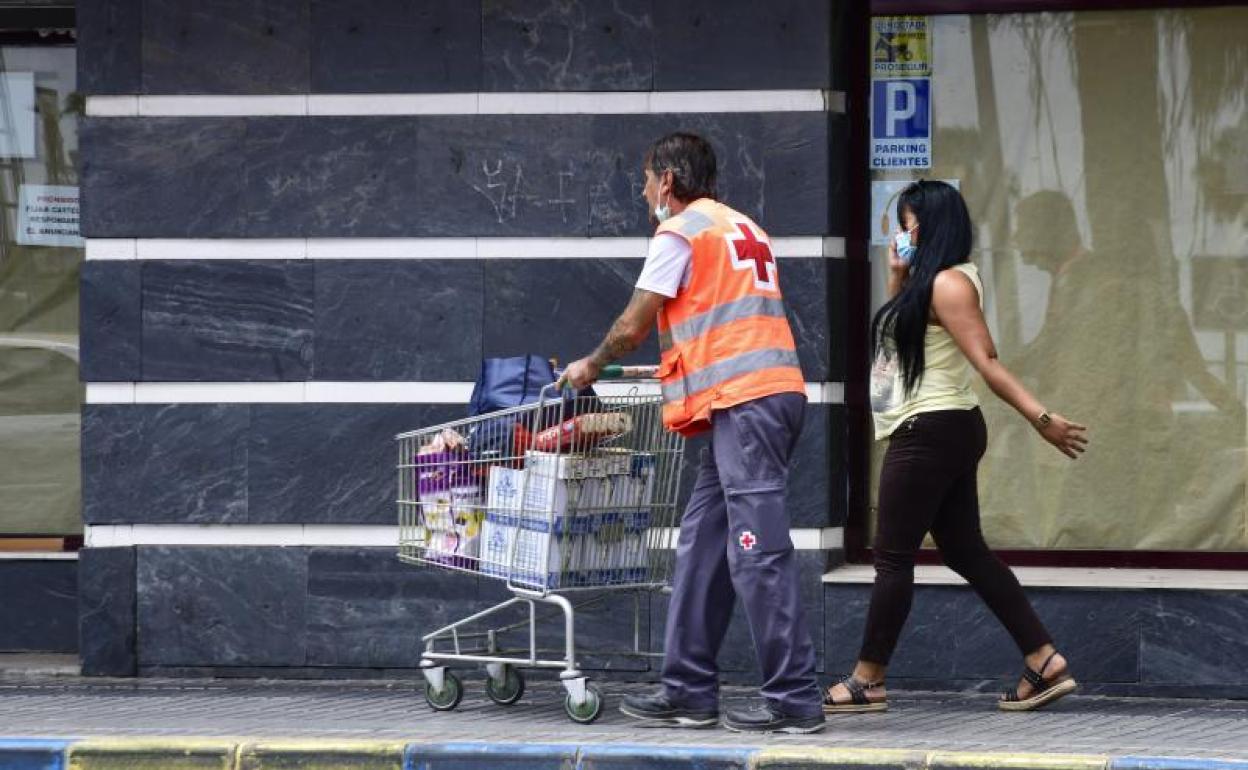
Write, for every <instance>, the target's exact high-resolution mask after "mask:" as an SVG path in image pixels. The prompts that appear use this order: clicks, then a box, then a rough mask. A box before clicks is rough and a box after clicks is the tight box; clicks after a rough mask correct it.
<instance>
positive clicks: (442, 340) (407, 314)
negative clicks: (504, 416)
mask: <svg viewBox="0 0 1248 770" xmlns="http://www.w3.org/2000/svg"><path fill="white" fill-rule="evenodd" d="M484 264H485V263H483V262H481V261H478V260H437V259H431V260H423V259H422V260H341V261H334V260H327V261H317V263H316V323H315V339H316V361H315V364H314V366H313V378H314V379H317V380H429V381H453V380H468V381H471V380H473V379H475V378H476V376H477V372H478V370H479V369H480V365H481V349H482V336H483V323H484V315H485V307H484V296H483V294H484V287H483V279H484V268H483V265H484ZM534 296H541V294H540V293H539V294H536V295H532V296H530V297H529V299H530V300H532V298H533V297H534ZM490 315H491V317H492V318H495V319H496V321H495V322H496V323H499V324H507V325H509V324H512V323H514V319H513V318H508V317H506V316H502V315H501V314H500V313H499V312H498V310H497V309H493V308H492V309H491V311H490ZM512 339H513V340H514V338H512ZM510 350H511V351H512V352H511V353H509V355H514V354H515V353H517V352H520V351H522V350H527V348H524V347H523V345H521V346H519V347H515V346H513V347H511V348H510Z"/></svg>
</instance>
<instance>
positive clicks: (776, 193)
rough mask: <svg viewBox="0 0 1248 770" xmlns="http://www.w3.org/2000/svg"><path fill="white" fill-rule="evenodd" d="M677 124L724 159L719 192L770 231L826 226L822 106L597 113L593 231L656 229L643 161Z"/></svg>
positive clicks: (809, 231)
mask: <svg viewBox="0 0 1248 770" xmlns="http://www.w3.org/2000/svg"><path fill="white" fill-rule="evenodd" d="M673 131H692V132H694V133H697V134H700V135H702V136H704V137H706V139H707V140H708V141H710V143H711V145H712V146H713V147H714V149H715V156H716V160H717V161H718V165H719V169H718V170H719V174H718V183H717V194H718V197H719V199H720V200H722V201H723V202H724V203H726V204H728V205H729V206H732V207H733V208H735V209H737V210H739V211H741V212H742V213H743V214H745V215H747V216H749V217H751V218H752V219H754V220H755V221H757V222H758V223H759V224H761V225H762V226H763V228H764V229H765V230H766V231H767V232H768V233H770V234H771V235H821V234H825V233H826V232H827V222H828V205H829V201H828V196H827V192H826V188H827V177H826V174H827V153H828V149H827V141H828V140H827V136H828V116H827V115H826V114H825V113H821V112H792V113H784V114H781V115H767V114H762V113H700V114H698V113H691V114H667V115H597V116H594V118H593V122H592V125H591V128H590V141H589V156H588V157H589V160H588V163H589V169H590V173H589V177H590V179H591V180H593V181H592V183H591V184H590V188H589V207H590V222H589V234H590V235H595V236H597V235H641V234H645V235H649V234H650V233H652V232H653V226H652V225H649V224H648V216H649V212H648V211H647V210H646V204H645V201H644V200H643V198H642V197H641V191H642V188H643V187H644V186H645V175H644V172H643V169H642V162H643V160H644V158H645V154H646V151H647V150H648V149H649V147H650V145H651V144H652V143H653V142H654V141H655V140H656V139H658V138H660V137H661V136H663V135H665V134H668V133H671V132H673ZM773 177H774V180H773Z"/></svg>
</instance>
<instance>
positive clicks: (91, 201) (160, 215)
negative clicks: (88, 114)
mask: <svg viewBox="0 0 1248 770" xmlns="http://www.w3.org/2000/svg"><path fill="white" fill-rule="evenodd" d="M246 125H247V123H246V121H245V119H243V118H224V119H223V118H84V119H83V120H82V122H81V124H80V128H79V150H80V154H81V157H82V160H81V161H80V164H79V168H80V171H81V178H82V223H81V227H82V234H83V235H84V236H85V237H88V238H109V237H125V238H136V237H137V238H145V237H184V238H186V237H200V238H207V237H214V236H219V237H226V236H238V235H241V234H242V233H243V212H244V210H245V209H244V207H243V206H244V199H243V195H242V188H243V153H242V149H243V136H244V134H245V132H246Z"/></svg>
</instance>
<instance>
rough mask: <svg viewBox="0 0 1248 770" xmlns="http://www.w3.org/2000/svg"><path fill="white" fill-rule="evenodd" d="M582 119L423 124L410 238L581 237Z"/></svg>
mask: <svg viewBox="0 0 1248 770" xmlns="http://www.w3.org/2000/svg"><path fill="white" fill-rule="evenodd" d="M589 121H590V118H589V117H587V116H583V115H559V116H551V115H491V116H467V115H466V116H444V117H438V118H430V119H427V120H422V122H421V129H420V151H419V153H418V156H417V165H418V166H419V168H420V172H421V176H422V179H421V181H422V189H421V191H420V194H419V195H418V196H417V198H416V205H415V210H416V211H419V212H421V213H422V216H421V217H420V218H419V219H417V220H414V221H412V222H411V225H410V227H411V229H410V230H409V233H410V234H412V235H457V236H466V235H478V236H481V235H486V236H490V235H500V236H508V235H509V236H517V235H586V234H587V232H588V227H587V216H588V203H587V201H588V186H589V182H590V176H589V175H588V174H587V173H586V168H585V164H584V157H585V153H586V151H587V149H588V137H589V133H588V132H589Z"/></svg>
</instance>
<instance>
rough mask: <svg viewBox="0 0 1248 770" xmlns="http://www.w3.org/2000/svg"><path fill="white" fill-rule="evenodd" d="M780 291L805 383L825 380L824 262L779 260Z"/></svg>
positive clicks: (825, 316)
mask: <svg viewBox="0 0 1248 770" xmlns="http://www.w3.org/2000/svg"><path fill="white" fill-rule="evenodd" d="M779 268H780V269H779V273H780V290H781V291H782V292H783V293H784V303H785V306H786V310H787V312H788V316H789V327H790V328H791V329H792V330H793V339H794V341H795V342H796V343H797V356H798V358H799V359H800V360H801V362H802V376H803V377H804V378H805V379H806V381H807V382H826V381H827V380H828V353H829V348H828V345H829V342H830V338H829V334H828V332H829V323H828V320H829V319H828V316H829V308H828V302H827V296H828V262H827V260H825V259H808V258H803V257H798V258H790V259H785V258H781V259H780V260H779Z"/></svg>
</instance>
